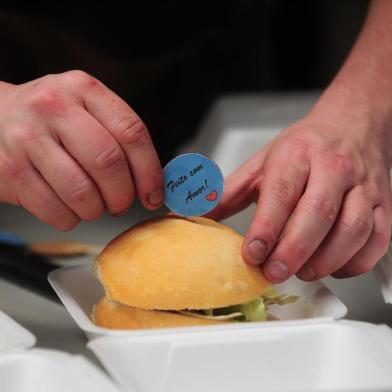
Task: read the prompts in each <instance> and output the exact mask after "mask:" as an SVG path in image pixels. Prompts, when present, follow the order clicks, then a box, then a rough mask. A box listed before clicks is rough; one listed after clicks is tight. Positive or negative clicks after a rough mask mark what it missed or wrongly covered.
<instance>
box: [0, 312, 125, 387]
mask: <svg viewBox="0 0 392 392" xmlns="http://www.w3.org/2000/svg"><path fill="white" fill-rule="evenodd" d="M35 342H36V339H35V337H34V335H32V334H31V333H30V332H29V331H28V330H27V329H25V328H23V327H22V326H21V325H19V324H18V323H17V322H15V321H14V320H12V319H11V318H10V317H9V316H7V315H6V314H5V313H3V312H2V311H0V391H7V392H24V391H29V392H51V391H57V392H68V391H73V392H86V391H95V392H119V390H118V387H116V386H115V385H114V384H113V382H112V381H111V380H110V379H109V378H108V377H107V376H106V374H104V373H103V372H102V371H101V370H100V369H98V368H97V367H95V366H94V365H93V364H92V363H91V362H89V361H88V360H87V359H86V358H84V357H82V356H80V355H71V354H69V353H66V352H62V351H57V350H47V349H39V348H32V347H33V346H34V344H35Z"/></svg>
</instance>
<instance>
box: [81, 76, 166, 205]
mask: <svg viewBox="0 0 392 392" xmlns="http://www.w3.org/2000/svg"><path fill="white" fill-rule="evenodd" d="M79 79H80V81H79V83H80V84H81V88H82V89H83V90H82V91H83V94H82V100H83V104H84V106H85V108H86V110H87V111H88V112H89V113H90V114H91V115H92V116H93V117H95V118H96V119H97V120H98V121H99V122H100V123H101V124H102V125H103V126H104V127H105V128H106V129H107V130H108V131H109V132H110V133H111V134H112V135H113V136H114V138H115V139H116V140H117V141H118V143H119V144H120V146H121V147H122V148H123V150H124V152H125V155H126V157H127V160H128V163H129V166H130V168H131V172H132V175H133V179H134V182H135V185H136V191H137V195H138V197H139V199H140V201H141V203H142V204H143V205H144V206H145V207H146V208H148V209H155V208H157V207H159V206H160V205H161V204H162V201H163V187H162V185H163V174H162V167H161V164H160V161H159V158H158V154H157V152H156V150H155V148H154V145H153V142H152V140H151V137H150V134H149V132H148V130H147V127H146V125H145V124H144V123H143V121H142V120H141V119H140V118H139V116H138V115H137V114H136V113H135V112H134V111H133V110H132V109H131V107H130V106H129V105H128V104H127V103H126V102H125V101H123V100H122V99H121V98H120V97H118V96H117V95H116V94H115V93H114V92H113V91H111V90H110V89H109V88H107V87H106V86H105V85H103V84H102V83H101V82H99V81H98V80H97V79H95V78H93V77H91V76H89V75H87V74H84V73H82V74H81V75H79Z"/></svg>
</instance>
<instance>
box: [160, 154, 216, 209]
mask: <svg viewBox="0 0 392 392" xmlns="http://www.w3.org/2000/svg"><path fill="white" fill-rule="evenodd" d="M163 180H164V186H165V200H164V202H165V204H166V206H167V207H168V208H169V209H170V210H171V211H173V212H175V213H176V214H178V215H182V216H200V215H204V214H207V212H210V211H211V210H213V209H214V208H215V207H216V205H217V204H218V202H219V200H220V199H221V197H222V195H223V175H222V172H221V170H220V169H219V166H218V165H217V164H216V163H215V162H214V161H212V160H211V159H210V158H208V157H206V156H205V155H202V154H198V153H187V154H182V155H179V156H177V157H176V158H174V159H173V160H171V161H170V162H169V163H168V164H167V165H166V166H165V167H164V169H163Z"/></svg>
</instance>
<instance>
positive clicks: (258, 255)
mask: <svg viewBox="0 0 392 392" xmlns="http://www.w3.org/2000/svg"><path fill="white" fill-rule="evenodd" d="M248 249H249V253H250V254H251V256H252V258H253V260H251V261H252V264H254V265H260V264H262V263H263V262H264V259H265V256H266V253H267V244H266V243H265V241H263V240H253V241H252V242H250V243H249V244H248Z"/></svg>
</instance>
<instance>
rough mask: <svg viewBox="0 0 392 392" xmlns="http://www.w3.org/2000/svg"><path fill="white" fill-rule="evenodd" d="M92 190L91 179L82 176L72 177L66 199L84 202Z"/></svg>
mask: <svg viewBox="0 0 392 392" xmlns="http://www.w3.org/2000/svg"><path fill="white" fill-rule="evenodd" d="M92 191H93V185H92V183H91V181H90V180H89V179H88V178H87V177H84V176H78V177H76V178H74V180H73V181H72V182H71V184H70V186H69V188H68V197H67V199H68V201H69V202H71V203H72V202H78V203H79V202H84V201H86V199H87V198H88V196H89V195H90V194H91V192H92Z"/></svg>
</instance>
